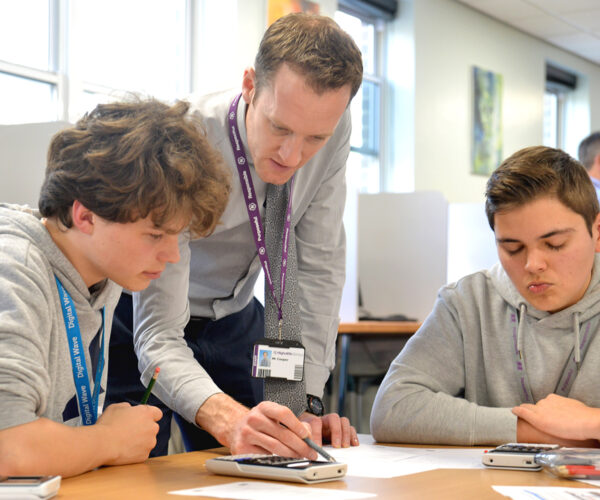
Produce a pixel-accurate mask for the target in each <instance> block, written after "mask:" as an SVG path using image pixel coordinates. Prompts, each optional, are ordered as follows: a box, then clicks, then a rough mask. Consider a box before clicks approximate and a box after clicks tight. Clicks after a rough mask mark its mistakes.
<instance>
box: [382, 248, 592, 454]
mask: <svg viewBox="0 0 600 500" xmlns="http://www.w3.org/2000/svg"><path fill="white" fill-rule="evenodd" d="M599 312H600V257H599V256H598V254H596V260H595V263H594V270H593V273H592V280H591V282H590V285H589V287H588V289H587V291H586V293H585V295H584V296H583V297H582V299H581V300H580V301H579V302H578V303H577V304H574V305H573V306H571V307H569V308H567V309H564V310H562V311H559V312H557V313H554V314H550V313H548V312H545V311H540V310H538V309H535V308H534V307H533V306H531V305H530V304H529V303H528V302H526V301H525V299H524V298H523V297H522V296H521V295H520V294H519V293H518V291H517V290H516V288H515V287H514V285H513V284H512V282H511V281H510V279H509V278H508V276H507V275H506V273H505V272H504V270H503V268H502V267H501V266H500V264H497V265H496V266H494V267H493V268H491V269H490V270H489V271H480V272H477V273H475V274H472V275H469V276H467V277H465V278H463V279H461V280H460V281H458V282H457V283H453V284H450V285H448V286H445V287H443V288H442V289H441V290H440V292H439V294H438V298H437V301H436V303H435V306H434V309H433V311H432V313H431V314H430V315H429V317H428V318H427V319H426V320H425V322H424V323H423V325H422V326H421V328H420V329H419V331H418V332H417V333H416V334H415V335H414V336H413V337H412V338H411V339H410V340H409V341H408V342H407V344H406V346H405V347H404V349H402V351H401V352H400V354H399V355H398V356H397V357H396V359H395V360H394V361H393V362H392V364H391V366H390V368H389V370H388V373H387V375H386V377H385V379H384V380H383V382H382V384H381V386H380V388H379V391H378V393H377V396H376V398H375V403H374V406H373V411H372V414H371V432H372V433H373V436H374V437H375V439H376V440H378V441H381V442H404V443H437V444H456V445H484V444H486V445H493V444H499V443H503V442H513V441H515V440H516V427H517V425H516V424H517V417H515V416H514V415H513V414H512V413H511V411H510V409H511V408H512V407H513V406H516V405H519V404H521V403H523V402H526V401H525V395H524V392H523V390H522V389H521V379H520V376H519V372H518V369H517V360H518V357H517V356H518V354H517V349H518V348H519V350H520V351H521V354H522V356H523V364H524V369H525V371H526V373H527V377H528V379H529V386H530V388H531V393H532V395H533V399H534V401H535V402H537V401H539V400H540V399H542V398H544V397H546V396H547V395H548V394H550V393H556V392H557V385H558V381H559V379H560V378H561V375H562V374H563V371H564V368H565V366H566V363H567V361H568V359H569V357H570V356H576V355H578V354H580V353H578V352H577V351H578V349H576V344H578V342H579V341H580V339H581V340H583V339H584V332H586V331H587V334H588V335H590V338H591V341H590V343H589V348H588V350H587V354H586V355H585V357H584V358H583V361H582V363H581V366H580V369H579V372H578V373H577V372H575V373H577V374H576V378H575V381H574V383H573V385H572V386H571V388H570V390H569V391H568V392H567V393H566V394H564V395H567V396H568V397H571V398H575V399H578V400H580V401H583V402H584V403H586V404H587V405H590V406H594V407H600V389H599V388H598V380H600V338H599V337H600V336H599V335H597V333H596V332H597V330H598V328H599V326H600V315H599ZM530 402H531V401H530Z"/></svg>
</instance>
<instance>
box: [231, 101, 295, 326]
mask: <svg viewBox="0 0 600 500" xmlns="http://www.w3.org/2000/svg"><path fill="white" fill-rule="evenodd" d="M241 97H242V94H239V95H238V96H237V97H236V98H235V99H234V100H233V102H232V103H231V106H230V107H229V114H228V116H227V118H228V120H229V140H230V142H231V148H232V149H233V155H234V157H235V163H236V165H237V170H238V174H239V177H240V183H241V185H242V192H243V193H244V200H245V201H246V210H247V211H248V218H249V220H250V227H251V228H252V234H253V236H254V244H255V245H256V250H257V252H258V258H259V260H260V264H261V266H262V268H263V270H264V272H265V279H266V280H267V284H268V285H269V290H270V291H271V296H272V297H273V300H274V302H275V305H276V306H277V312H278V317H279V325H280V330H279V331H280V334H281V323H282V321H283V295H284V293H285V278H286V273H287V258H288V246H289V237H288V236H289V233H290V227H291V219H292V217H291V215H292V192H293V189H294V177H292V181H291V183H290V196H289V199H288V206H287V210H286V213H285V225H284V228H283V248H282V250H281V273H280V274H281V294H280V297H281V298H280V300H279V301H278V300H277V297H276V296H275V287H274V285H273V278H272V276H271V266H270V263H269V256H268V255H267V249H266V247H265V240H264V226H263V224H262V219H261V216H260V211H259V208H258V203H257V201H258V200H257V199H256V191H255V189H254V183H253V182H252V176H251V175H250V168H249V167H248V158H247V157H246V152H245V151H244V145H243V144H242V140H241V137H240V131H239V128H238V125H237V108H238V103H239V101H240V98H241Z"/></svg>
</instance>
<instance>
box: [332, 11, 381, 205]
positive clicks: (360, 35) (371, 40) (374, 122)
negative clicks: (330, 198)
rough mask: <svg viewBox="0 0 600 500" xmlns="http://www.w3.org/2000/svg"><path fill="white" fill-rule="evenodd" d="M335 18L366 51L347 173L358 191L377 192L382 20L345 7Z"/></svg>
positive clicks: (378, 184)
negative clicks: (351, 11)
mask: <svg viewBox="0 0 600 500" xmlns="http://www.w3.org/2000/svg"><path fill="white" fill-rule="evenodd" d="M335 21H336V22H337V23H338V24H339V25H340V27H341V28H342V29H343V30H344V31H346V32H347V33H348V34H350V36H352V38H353V39H354V41H355V42H356V44H357V45H358V47H359V49H360V51H361V52H362V55H363V84H362V86H361V88H360V90H359V91H358V93H357V95H356V96H355V97H354V99H353V100H352V104H351V112H352V137H351V139H350V146H351V149H350V157H349V158H348V167H347V175H348V176H349V178H350V179H351V182H352V183H353V184H354V185H356V186H358V189H359V191H361V192H366V193H377V192H379V191H380V188H381V176H380V147H379V137H380V130H381V70H380V68H381V63H380V60H379V59H380V57H379V54H380V46H381V43H382V42H381V40H382V25H383V22H382V21H378V20H372V19H371V20H370V19H366V18H361V17H359V16H358V15H354V14H351V13H349V12H345V11H341V10H339V11H337V12H336V13H335Z"/></svg>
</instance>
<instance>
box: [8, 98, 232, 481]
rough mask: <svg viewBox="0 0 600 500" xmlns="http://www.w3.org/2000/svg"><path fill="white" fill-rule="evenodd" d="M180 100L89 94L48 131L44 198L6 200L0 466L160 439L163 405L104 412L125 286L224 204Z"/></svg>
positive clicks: (115, 451) (38, 469)
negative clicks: (88, 101)
mask: <svg viewBox="0 0 600 500" xmlns="http://www.w3.org/2000/svg"><path fill="white" fill-rule="evenodd" d="M188 107H189V105H188V104H186V103H184V102H179V103H177V104H175V105H173V106H167V105H166V104H162V103H160V102H158V101H155V100H141V99H136V100H131V101H128V102H119V103H113V104H105V105H99V106H97V107H96V108H95V109H94V110H93V111H92V112H91V113H89V114H87V115H85V116H84V117H83V118H82V119H81V120H79V121H78V122H77V123H76V124H75V125H74V126H72V127H70V128H67V129H64V130H62V131H60V132H58V133H57V134H56V135H55V136H54V137H53V139H52V141H51V144H50V147H49V151H48V163H47V168H46V173H45V179H44V182H43V186H42V189H41V194H40V198H39V210H33V209H30V208H28V207H26V206H17V205H6V204H3V205H0V475H2V476H9V475H61V476H72V475H76V474H80V473H82V472H85V471H88V470H90V469H94V468H96V467H98V466H100V465H120V464H129V463H134V462H141V461H143V460H145V459H146V458H147V457H148V454H149V452H150V450H151V449H152V448H153V447H154V445H155V443H156V433H157V431H158V424H157V421H158V420H159V419H160V418H161V411H160V410H159V409H158V408H156V407H154V406H148V405H135V406H132V405H130V404H129V403H119V404H113V405H110V406H108V407H106V408H105V409H104V411H101V410H102V407H103V402H104V396H105V387H106V373H107V370H106V369H105V368H106V365H107V364H108V362H109V360H108V359H107V354H108V344H109V339H110V333H111V324H112V317H113V311H114V308H115V306H116V304H117V301H118V300H119V296H120V295H121V287H127V288H128V289H129V290H142V289H143V288H145V287H147V286H148V284H149V283H150V282H151V281H152V280H153V279H156V278H158V277H159V276H160V274H161V273H162V272H163V271H164V270H165V268H166V267H167V266H168V265H170V264H174V263H176V262H177V261H178V260H179V258H180V257H179V248H178V235H179V234H180V232H181V231H182V230H183V229H185V228H187V227H188V226H189V229H190V230H191V232H192V233H193V234H195V235H197V236H205V235H208V234H210V233H211V232H212V231H213V230H214V228H215V227H216V225H217V222H218V220H219V217H220V216H221V214H222V212H223V210H224V208H225V205H226V202H227V197H228V193H229V184H228V175H227V173H226V171H225V170H224V168H223V165H222V159H221V157H220V156H219V155H218V154H217V153H216V152H215V151H214V150H213V149H212V148H211V147H210V146H209V144H208V141H207V140H206V137H205V136H203V135H202V134H201V133H199V132H198V130H197V128H196V127H195V126H194V125H193V124H192V123H190V121H189V119H188V118H187V111H188ZM138 403H139V401H138Z"/></svg>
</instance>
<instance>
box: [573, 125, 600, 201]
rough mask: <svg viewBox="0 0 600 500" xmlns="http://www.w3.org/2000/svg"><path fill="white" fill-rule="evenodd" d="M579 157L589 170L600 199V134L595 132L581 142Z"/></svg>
mask: <svg viewBox="0 0 600 500" xmlns="http://www.w3.org/2000/svg"><path fill="white" fill-rule="evenodd" d="M577 155H578V156H579V161H580V162H581V163H582V164H583V166H584V167H585V169H586V170H587V172H588V174H589V176H590V179H591V180H592V184H593V185H594V187H595V188H596V194H597V195H598V199H600V132H594V133H593V134H590V135H589V136H587V137H586V138H585V139H584V140H583V141H581V142H580V143H579V151H578V153H577Z"/></svg>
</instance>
